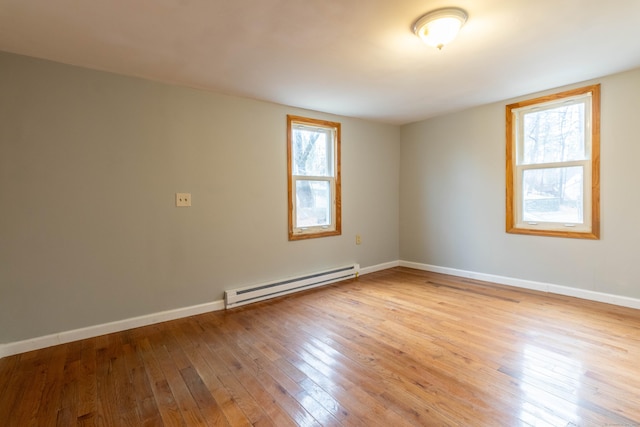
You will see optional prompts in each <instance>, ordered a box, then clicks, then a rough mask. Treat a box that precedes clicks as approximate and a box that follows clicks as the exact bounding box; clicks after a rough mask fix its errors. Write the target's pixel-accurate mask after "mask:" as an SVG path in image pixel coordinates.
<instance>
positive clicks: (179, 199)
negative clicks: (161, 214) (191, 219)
mask: <svg viewBox="0 0 640 427" xmlns="http://www.w3.org/2000/svg"><path fill="white" fill-rule="evenodd" d="M176 206H178V207H189V206H191V193H176Z"/></svg>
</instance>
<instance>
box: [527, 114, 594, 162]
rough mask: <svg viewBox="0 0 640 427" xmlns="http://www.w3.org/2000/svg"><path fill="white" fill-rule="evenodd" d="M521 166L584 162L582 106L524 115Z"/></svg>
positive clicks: (583, 115) (583, 117) (583, 116)
mask: <svg viewBox="0 0 640 427" xmlns="http://www.w3.org/2000/svg"><path fill="white" fill-rule="evenodd" d="M523 116H524V117H523V120H524V130H523V132H524V134H523V135H522V137H523V144H522V149H523V153H522V163H523V164H537V163H552V162H566V161H571V160H584V159H585V158H586V154H585V122H584V120H585V104H583V103H579V104H571V105H564V106H560V107H556V108H549V109H546V110H538V111H532V112H528V113H525V114H524V115H523Z"/></svg>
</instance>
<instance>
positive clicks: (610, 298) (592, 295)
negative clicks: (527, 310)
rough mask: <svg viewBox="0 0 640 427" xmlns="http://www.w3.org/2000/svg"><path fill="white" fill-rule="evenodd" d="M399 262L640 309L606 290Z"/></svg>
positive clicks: (636, 301)
mask: <svg viewBox="0 0 640 427" xmlns="http://www.w3.org/2000/svg"><path fill="white" fill-rule="evenodd" d="M398 264H399V265H400V267H409V268H415V269H416V270H424V271H432V272H434V273H442V274H450V275H452V276H458V277H465V278H468V279H476V280H483V281H485V282H493V283H498V284H501V285H508V286H514V287H517V288H524V289H532V290H536V291H542V292H549V293H553V294H559V295H566V296H571V297H576V298H582V299H586V300H591V301H598V302H604V303H607V304H614V305H619V306H622V307H629V308H637V309H640V299H637V298H631V297H625V296H620V295H613V294H607V293H604V292H596V291H589V290H586V289H578V288H572V287H570V286H562V285H554V284H552V283H544V282H535V281H532V280H523V279H516V278H513V277H505V276H497V275H494V274H485V273H477V272H474V271H467V270H458V269H456V268H449V267H439V266H436V265H429V264H421V263H417V262H409V261H399V263H398Z"/></svg>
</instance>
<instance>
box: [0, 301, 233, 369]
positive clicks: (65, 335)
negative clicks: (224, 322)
mask: <svg viewBox="0 0 640 427" xmlns="http://www.w3.org/2000/svg"><path fill="white" fill-rule="evenodd" d="M223 309H224V301H222V300H219V301H213V302H209V303H205V304H198V305H193V306H191V307H183V308H177V309H174V310H167V311H161V312H159V313H152V314H147V315H144V316H138V317H132V318H130V319H124V320H118V321H115V322H110V323H104V324H101V325H95V326H88V327H86V328H80V329H74V330H71V331H65V332H60V333H57V334H51V335H45V336H42V337H36V338H31V339H28V340H24V341H17V342H12V343H8V344H0V358H2V357H6V356H11V355H14V354H18V353H24V352H27V351H32V350H38V349H41V348H45V347H51V346H54V345H58V344H64V343H68V342H72V341H77V340H82V339H86V338H93V337H97V336H100V335H105V334H110V333H113V332H120V331H125V330H127V329H133V328H139V327H141V326H147V325H152V324H154V323H160V322H166V321H168V320H175V319H180V318H182V317H188V316H194V315H196V314H202V313H207V312H210V311H217V310H223Z"/></svg>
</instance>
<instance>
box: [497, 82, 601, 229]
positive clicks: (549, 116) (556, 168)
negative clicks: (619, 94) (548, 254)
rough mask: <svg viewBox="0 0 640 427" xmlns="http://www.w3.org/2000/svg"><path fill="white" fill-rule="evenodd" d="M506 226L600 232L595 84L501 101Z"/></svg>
mask: <svg viewBox="0 0 640 427" xmlns="http://www.w3.org/2000/svg"><path fill="white" fill-rule="evenodd" d="M506 114H507V115H506V124H507V158H506V160H507V162H506V163H507V174H506V183H507V189H506V190H507V202H506V205H507V206H506V207H507V232H508V233H519V234H533V235H542V236H556V237H574V238H583V239H598V238H599V237H600V85H593V86H587V87H583V88H579V89H573V90H568V91H565V92H561V93H557V94H553V95H548V96H543V97H540V98H535V99H530V100H526V101H522V102H518V103H515V104H511V105H507V107H506Z"/></svg>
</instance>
